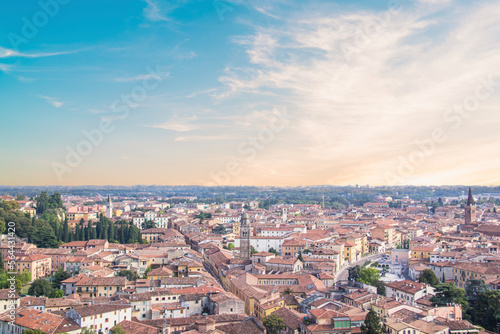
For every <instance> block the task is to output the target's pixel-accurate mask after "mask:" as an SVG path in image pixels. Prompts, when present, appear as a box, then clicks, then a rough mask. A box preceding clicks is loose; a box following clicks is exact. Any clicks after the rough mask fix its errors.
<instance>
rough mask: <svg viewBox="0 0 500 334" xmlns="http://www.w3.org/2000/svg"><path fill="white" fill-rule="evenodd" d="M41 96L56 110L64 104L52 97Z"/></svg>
mask: <svg viewBox="0 0 500 334" xmlns="http://www.w3.org/2000/svg"><path fill="white" fill-rule="evenodd" d="M39 96H40V97H41V98H42V99H44V100H45V101H47V102H48V103H50V104H51V105H52V106H54V107H56V108H60V107H62V106H63V104H64V103H63V102H60V101H57V100H56V99H55V98H53V97H50V96H43V95H39Z"/></svg>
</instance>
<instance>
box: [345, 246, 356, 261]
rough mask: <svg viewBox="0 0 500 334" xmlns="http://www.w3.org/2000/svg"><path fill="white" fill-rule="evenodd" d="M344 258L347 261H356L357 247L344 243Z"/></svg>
mask: <svg viewBox="0 0 500 334" xmlns="http://www.w3.org/2000/svg"><path fill="white" fill-rule="evenodd" d="M344 256H345V260H346V261H349V262H353V261H356V245H355V244H351V243H350V242H344Z"/></svg>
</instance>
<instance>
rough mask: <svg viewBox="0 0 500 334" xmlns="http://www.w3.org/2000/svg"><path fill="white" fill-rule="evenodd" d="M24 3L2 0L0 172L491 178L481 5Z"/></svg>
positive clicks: (491, 29)
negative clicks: (104, 126) (106, 125)
mask: <svg viewBox="0 0 500 334" xmlns="http://www.w3.org/2000/svg"><path fill="white" fill-rule="evenodd" d="M41 3H46V4H48V5H47V6H48V7H47V6H45V9H44V8H43V6H41V5H40V3H38V2H36V1H29V2H27V3H26V2H23V5H22V6H20V5H19V4H16V3H14V2H9V3H6V4H2V5H1V6H2V10H1V11H0V22H1V23H0V31H1V33H0V36H1V37H0V88H1V92H2V100H1V102H0V110H1V115H2V122H1V123H0V141H1V142H2V144H0V154H1V156H2V159H1V160H0V184H65V185H80V184H201V185H213V184H235V185H237V184H255V185H269V184H274V185H306V184H358V183H359V184H364V183H369V184H402V183H403V184H408V183H411V184H459V183H460V184H464V183H471V184H498V183H499V181H500V172H498V170H499V168H498V162H499V161H498V158H497V157H496V154H495V153H494V152H496V151H498V148H499V145H500V143H499V140H500V137H499V135H498V129H497V124H498V121H500V116H499V113H498V107H499V89H500V88H499V87H498V85H497V84H496V83H498V82H500V77H499V73H500V62H498V59H500V54H499V51H500V43H499V42H500V41H499V39H500V35H499V27H500V22H499V21H500V19H499V17H500V15H498V14H500V5H499V4H498V3H497V2H494V1H477V2H474V3H473V4H471V3H469V2H465V1H455V0H448V1H437V0H419V1H402V2H401V3H399V2H394V1H391V2H389V1H310V2H303V1H282V0H277V1H239V0H238V1H194V0H193V1H189V0H184V1H182V0H181V1H162V0H147V1H139V0H137V1H132V0H131V1H127V2H118V1H85V2H78V1H71V0H69V1H68V0H64V1H62V0H61V1H56V0H51V1H41ZM54 4H55V5H54ZM48 12H49V13H48ZM47 13H48V14H47ZM30 27H31V28H33V27H34V28H35V30H33V29H31V30H30ZM146 88H147V89H146ZM142 93H145V95H144V96H142V95H137V94H142ZM134 94H135V95H134ZM478 94H479V95H478ZM124 96H129V99H132V100H130V101H131V102H130V103H129V106H127V107H125V108H126V109H127V114H126V116H124V117H120V116H123V115H122V114H120V113H119V110H120V109H119V107H120V106H121V107H124V106H125V105H126V102H123V101H124V100H123V99H124V98H123V97H124ZM457 106H458V107H457ZM122 110H123V109H122ZM101 122H110V123H111V125H110V126H111V127H112V130H110V131H108V132H107V133H102V137H100V139H99V140H98V142H96V143H90V142H89V140H88V138H87V137H86V136H85V134H84V132H92V133H95V131H100V130H99V126H100V124H101ZM89 145H90V146H89ZM79 148H80V149H81V148H86V149H88V152H87V151H85V152H84V151H82V152H84V153H85V154H83V153H82V154H80V153H78V149H79ZM72 151H75V152H77V153H76V154H77V155H79V156H78V157H76V158H75V157H73V158H72V159H73V160H71V158H69V160H68V155H71V154H70V153H68V152H72ZM72 161H73V163H71V162H72ZM75 161H76V162H75Z"/></svg>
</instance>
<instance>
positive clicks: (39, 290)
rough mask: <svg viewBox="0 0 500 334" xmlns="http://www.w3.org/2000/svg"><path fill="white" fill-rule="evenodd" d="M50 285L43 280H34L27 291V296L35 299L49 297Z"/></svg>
mask: <svg viewBox="0 0 500 334" xmlns="http://www.w3.org/2000/svg"><path fill="white" fill-rule="evenodd" d="M52 290H53V289H52V284H50V282H49V281H47V280H46V279H43V278H39V279H36V280H35V281H34V282H33V283H31V286H30V288H29V290H28V294H29V295H31V296H35V297H40V296H45V297H49V296H50V295H51V293H52Z"/></svg>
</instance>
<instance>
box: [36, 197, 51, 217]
mask: <svg viewBox="0 0 500 334" xmlns="http://www.w3.org/2000/svg"><path fill="white" fill-rule="evenodd" d="M48 208H49V196H48V195H47V192H46V191H42V193H41V194H40V196H37V197H36V213H38V214H40V215H41V214H43V213H44V212H45V210H47V209H48Z"/></svg>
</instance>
